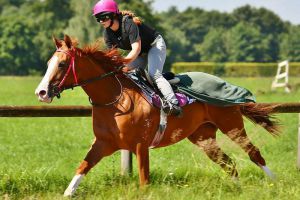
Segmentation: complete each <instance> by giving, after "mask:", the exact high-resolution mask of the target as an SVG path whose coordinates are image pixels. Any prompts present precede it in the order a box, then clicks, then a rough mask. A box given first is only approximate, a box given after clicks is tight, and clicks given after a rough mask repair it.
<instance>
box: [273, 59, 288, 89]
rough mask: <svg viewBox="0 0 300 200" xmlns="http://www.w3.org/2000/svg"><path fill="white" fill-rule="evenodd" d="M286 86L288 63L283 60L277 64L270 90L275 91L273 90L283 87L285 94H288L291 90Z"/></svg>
mask: <svg viewBox="0 0 300 200" xmlns="http://www.w3.org/2000/svg"><path fill="white" fill-rule="evenodd" d="M281 71H283V72H281ZM280 79H284V82H279V80H280ZM288 84H289V62H288V60H285V61H283V62H281V63H279V64H278V68H277V73H276V76H275V79H274V81H273V82H272V86H271V89H272V90H275V88H278V87H284V90H285V92H286V93H290V92H291V90H290V88H289V85H288Z"/></svg>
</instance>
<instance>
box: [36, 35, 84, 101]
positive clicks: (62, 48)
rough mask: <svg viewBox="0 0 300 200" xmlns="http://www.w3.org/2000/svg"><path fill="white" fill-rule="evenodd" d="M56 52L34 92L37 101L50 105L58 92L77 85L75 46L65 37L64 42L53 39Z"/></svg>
mask: <svg viewBox="0 0 300 200" xmlns="http://www.w3.org/2000/svg"><path fill="white" fill-rule="evenodd" d="M53 41H54V43H55V45H56V49H57V50H56V51H55V53H54V54H53V55H52V57H51V58H50V60H49V61H48V69H47V71H46V74H45V76H44V78H43V79H42V81H41V82H40V84H39V86H38V87H37V89H36V90H35V94H36V95H37V96H38V99H39V101H41V102H46V103H51V102H52V99H53V98H54V97H55V96H57V97H59V95H60V92H61V91H62V90H63V89H64V88H65V87H66V86H67V85H75V84H77V83H78V82H77V81H78V80H77V75H76V71H75V63H74V62H75V56H76V48H75V46H76V44H74V43H75V42H72V40H71V38H70V37H69V36H67V35H65V37H64V40H58V39H56V38H54V37H53Z"/></svg>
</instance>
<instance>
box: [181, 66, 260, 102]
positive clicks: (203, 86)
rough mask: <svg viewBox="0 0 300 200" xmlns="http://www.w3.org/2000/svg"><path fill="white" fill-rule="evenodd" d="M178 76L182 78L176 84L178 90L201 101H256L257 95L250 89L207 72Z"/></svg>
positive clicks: (187, 73)
mask: <svg viewBox="0 0 300 200" xmlns="http://www.w3.org/2000/svg"><path fill="white" fill-rule="evenodd" d="M176 77H178V78H179V79H180V82H179V83H177V84H176V86H177V89H178V91H179V92H182V93H184V94H186V95H187V96H190V97H192V98H195V99H196V100H198V101H200V102H205V103H208V104H213V105H218V106H231V105H234V104H242V103H248V102H255V101H256V99H255V96H254V95H253V94H252V93H251V92H250V91H249V90H247V89H245V88H243V87H239V86H235V85H232V84H230V83H228V82H226V81H224V80H223V79H221V78H218V77H216V76H213V75H210V74H207V73H203V72H186V73H181V74H178V75H176Z"/></svg>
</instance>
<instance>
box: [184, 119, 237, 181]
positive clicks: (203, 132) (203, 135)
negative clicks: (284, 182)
mask: <svg viewBox="0 0 300 200" xmlns="http://www.w3.org/2000/svg"><path fill="white" fill-rule="evenodd" d="M216 131H217V127H216V126H215V125H213V124H211V123H205V124H203V125H201V126H200V127H199V128H198V129H197V130H196V131H195V132H194V133H193V134H192V135H190V136H189V137H188V139H189V140H190V141H191V142H192V143H194V144H195V145H197V146H198V147H199V148H201V149H202V150H203V151H204V152H205V153H206V155H207V156H208V157H209V158H210V159H211V160H212V161H214V162H215V163H217V164H219V165H220V166H221V167H222V168H223V169H224V171H225V172H226V173H228V174H229V175H231V176H233V177H237V176H238V172H237V170H236V164H235V162H234V161H233V160H232V159H231V158H230V157H229V156H228V155H226V154H225V153H224V152H223V151H222V150H221V148H220V147H219V145H218V144H217V141H216Z"/></svg>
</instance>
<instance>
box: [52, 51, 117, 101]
mask: <svg viewBox="0 0 300 200" xmlns="http://www.w3.org/2000/svg"><path fill="white" fill-rule="evenodd" d="M56 52H62V53H65V54H67V55H68V56H70V64H69V67H68V69H67V72H66V73H65V75H64V77H63V78H62V80H61V81H60V83H59V84H58V86H53V91H52V92H53V95H54V96H56V97H57V98H58V99H59V98H60V93H62V92H63V91H64V90H68V89H73V88H75V87H79V86H85V85H87V84H89V83H92V82H95V81H98V80H102V79H104V78H106V77H109V76H114V77H115V78H116V79H117V81H118V83H119V85H120V88H121V89H120V95H119V96H118V98H117V99H116V100H114V101H112V102H110V103H106V104H95V103H93V102H92V100H91V98H90V97H89V102H90V103H91V104H92V105H93V106H109V105H112V104H115V103H116V102H118V101H119V100H120V98H121V97H122V94H123V86H122V83H121V82H120V80H119V79H118V77H117V76H116V74H117V73H118V71H119V70H121V69H122V68H123V66H121V67H118V68H117V71H111V72H108V73H105V74H102V75H100V76H96V77H93V78H90V79H87V80H84V81H81V82H80V83H79V82H78V78H77V74H76V69H75V56H76V49H75V48H73V49H72V50H70V51H65V50H62V49H57V50H56ZM71 70H72V74H73V77H74V80H75V83H74V84H72V85H71V86H65V87H63V85H64V83H65V82H66V79H67V77H68V76H69V74H70V72H71Z"/></svg>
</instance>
